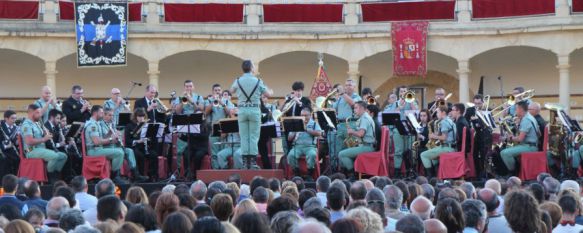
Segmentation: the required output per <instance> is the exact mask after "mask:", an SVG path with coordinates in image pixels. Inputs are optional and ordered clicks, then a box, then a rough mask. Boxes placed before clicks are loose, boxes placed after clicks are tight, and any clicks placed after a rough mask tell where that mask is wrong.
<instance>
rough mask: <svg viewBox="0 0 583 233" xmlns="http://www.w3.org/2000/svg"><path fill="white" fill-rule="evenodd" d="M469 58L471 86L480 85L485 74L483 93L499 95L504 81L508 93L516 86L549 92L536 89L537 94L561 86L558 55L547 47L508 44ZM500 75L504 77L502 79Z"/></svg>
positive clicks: (549, 92)
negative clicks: (557, 67) (557, 66)
mask: <svg viewBox="0 0 583 233" xmlns="http://www.w3.org/2000/svg"><path fill="white" fill-rule="evenodd" d="M469 62H470V70H471V72H470V79H469V86H470V87H478V85H479V81H480V77H481V76H483V77H484V94H489V95H492V96H499V95H500V87H501V85H502V87H503V88H504V93H505V94H508V93H509V92H510V91H511V90H512V89H513V88H514V87H516V86H523V87H525V88H526V89H535V90H537V89H539V90H546V92H548V93H545V92H542V91H537V92H536V93H537V95H540V94H555V93H556V92H554V91H553V90H558V83H559V82H558V81H559V78H558V77H559V73H558V70H557V69H556V65H557V56H556V54H555V53H554V52H552V51H551V50H548V49H543V48H540V47H533V46H506V47H500V48H496V49H491V50H488V51H485V52H483V53H480V54H478V55H476V56H474V57H472V59H471V60H470V61H469ZM497 77H502V79H501V81H499V80H498V79H497ZM549 87H556V88H549ZM551 91H552V92H551Z"/></svg>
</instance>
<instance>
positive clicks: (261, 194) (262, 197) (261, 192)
mask: <svg viewBox="0 0 583 233" xmlns="http://www.w3.org/2000/svg"><path fill="white" fill-rule="evenodd" d="M267 199H269V192H268V191H267V189H266V188H264V187H262V186H259V187H257V188H256V189H255V191H253V201H255V203H267Z"/></svg>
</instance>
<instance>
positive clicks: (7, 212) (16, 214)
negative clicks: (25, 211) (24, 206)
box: [0, 205, 22, 221]
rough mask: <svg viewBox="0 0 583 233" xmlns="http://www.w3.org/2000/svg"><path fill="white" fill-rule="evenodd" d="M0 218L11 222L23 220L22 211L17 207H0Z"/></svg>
mask: <svg viewBox="0 0 583 233" xmlns="http://www.w3.org/2000/svg"><path fill="white" fill-rule="evenodd" d="M0 216H3V217H5V218H6V219H8V220H9V221H12V220H14V219H22V211H20V210H19V209H18V207H16V206H15V205H2V206H0Z"/></svg>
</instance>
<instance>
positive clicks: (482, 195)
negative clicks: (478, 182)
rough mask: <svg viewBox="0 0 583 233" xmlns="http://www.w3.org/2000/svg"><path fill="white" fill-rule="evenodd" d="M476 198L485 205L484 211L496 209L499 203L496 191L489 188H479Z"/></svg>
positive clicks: (489, 211)
mask: <svg viewBox="0 0 583 233" xmlns="http://www.w3.org/2000/svg"><path fill="white" fill-rule="evenodd" d="M478 200H480V201H482V202H483V203H484V205H486V211H488V213H491V212H494V211H496V208H498V205H500V200H498V195H496V192H494V190H492V189H490V188H483V189H480V191H479V192H478Z"/></svg>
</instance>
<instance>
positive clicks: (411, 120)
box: [407, 113, 423, 133]
mask: <svg viewBox="0 0 583 233" xmlns="http://www.w3.org/2000/svg"><path fill="white" fill-rule="evenodd" d="M407 119H408V120H409V123H411V125H413V128H415V130H416V131H417V132H418V133H420V132H421V131H422V129H423V127H422V126H421V125H420V124H419V122H418V121H417V117H415V115H414V114H413V113H409V114H407Z"/></svg>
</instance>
